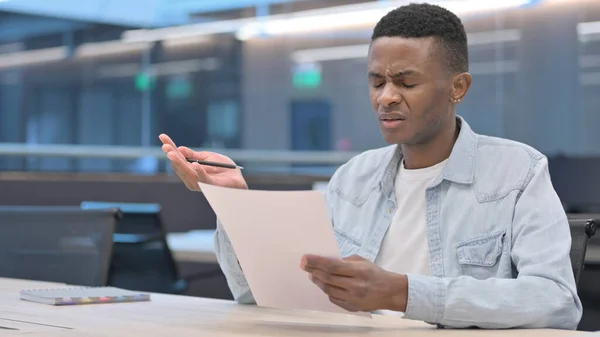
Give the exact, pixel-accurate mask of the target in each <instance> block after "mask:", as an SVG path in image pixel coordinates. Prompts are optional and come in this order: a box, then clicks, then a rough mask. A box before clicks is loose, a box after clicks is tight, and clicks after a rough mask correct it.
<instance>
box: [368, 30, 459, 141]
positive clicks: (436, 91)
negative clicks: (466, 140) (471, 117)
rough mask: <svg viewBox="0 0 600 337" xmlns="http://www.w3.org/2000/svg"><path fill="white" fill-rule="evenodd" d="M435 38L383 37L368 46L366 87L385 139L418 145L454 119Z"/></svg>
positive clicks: (447, 76)
mask: <svg viewBox="0 0 600 337" xmlns="http://www.w3.org/2000/svg"><path fill="white" fill-rule="evenodd" d="M435 47H436V46H435V40H434V38H402V37H381V38H378V39H376V40H375V41H373V42H372V43H371V48H370V50H369V61H368V70H369V87H370V90H369V91H370V98H371V103H372V104H373V108H374V109H375V112H376V113H377V118H378V120H379V126H380V127H381V131H382V134H383V137H384V138H385V140H386V142H388V143H390V144H406V145H419V144H425V143H427V142H429V141H430V140H431V139H433V138H434V137H435V136H436V135H437V134H438V133H439V131H440V129H441V128H442V126H443V125H445V123H446V122H447V121H448V120H449V118H454V116H453V110H452V105H451V104H452V103H451V101H450V93H451V89H452V83H451V76H450V74H449V73H448V72H447V71H446V68H445V65H444V64H443V62H441V55H440V54H439V53H432V51H433V48H435Z"/></svg>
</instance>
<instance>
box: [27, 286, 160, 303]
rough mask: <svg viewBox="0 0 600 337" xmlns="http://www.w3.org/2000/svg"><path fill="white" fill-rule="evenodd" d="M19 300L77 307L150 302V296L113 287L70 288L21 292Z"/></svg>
mask: <svg viewBox="0 0 600 337" xmlns="http://www.w3.org/2000/svg"><path fill="white" fill-rule="evenodd" d="M20 298H21V300H23V301H30V302H36V303H43V304H50V305H77V304H99V303H123V302H143V301H150V294H146V293H140V292H134V291H129V290H124V289H119V288H114V287H71V288H54V289H32V290H21V293H20Z"/></svg>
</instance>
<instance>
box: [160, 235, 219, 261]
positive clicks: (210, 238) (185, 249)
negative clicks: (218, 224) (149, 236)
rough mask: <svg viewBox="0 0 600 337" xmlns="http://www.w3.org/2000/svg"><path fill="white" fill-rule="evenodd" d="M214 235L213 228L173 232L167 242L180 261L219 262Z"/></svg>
mask: <svg viewBox="0 0 600 337" xmlns="http://www.w3.org/2000/svg"><path fill="white" fill-rule="evenodd" d="M214 235H215V231H214V230H211V229H208V230H195V231H189V232H186V233H171V234H168V235H167V243H168V244H169V248H170V249H171V251H172V252H173V255H174V257H175V260H177V261H179V262H201V263H217V257H216V256H215V244H214Z"/></svg>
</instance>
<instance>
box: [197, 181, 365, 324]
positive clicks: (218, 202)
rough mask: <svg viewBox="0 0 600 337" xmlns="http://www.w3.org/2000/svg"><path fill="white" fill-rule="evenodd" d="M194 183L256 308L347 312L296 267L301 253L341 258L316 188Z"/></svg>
mask: <svg viewBox="0 0 600 337" xmlns="http://www.w3.org/2000/svg"><path fill="white" fill-rule="evenodd" d="M199 185H200V188H201V189H202V191H203V193H204V196H205V197H206V199H207V200H208V202H209V204H210V205H211V207H212V208H213V210H214V211H215V213H216V215H217V217H218V218H219V219H220V220H221V223H222V224H223V227H224V228H225V231H226V232H227V235H228V236H229V239H230V240H231V243H232V245H233V248H234V250H235V253H236V255H237V257H238V260H239V263H240V266H241V268H242V270H243V271H244V275H245V276H246V279H247V281H248V285H249V286H250V289H251V290H252V294H253V295H254V299H255V300H256V303H257V304H258V305H259V306H265V307H273V308H282V309H303V310H315V311H326V312H335V313H349V312H348V311H346V310H344V309H342V308H340V307H338V306H337V305H335V304H333V303H331V302H330V301H329V298H328V297H327V295H326V294H325V293H323V291H322V290H321V289H319V287H317V286H316V285H315V284H314V283H313V282H311V281H310V279H309V278H308V273H307V272H305V271H303V270H302V269H301V268H300V262H301V259H302V256H303V255H305V254H314V255H320V256H327V257H332V258H341V255H340V250H339V247H338V244H337V241H336V239H335V234H334V232H333V228H332V225H331V220H330V218H329V215H328V212H327V206H326V203H325V199H324V197H323V193H322V192H320V191H259V190H240V189H230V188H224V187H218V186H213V185H207V184H203V183H199ZM358 315H361V316H370V314H365V313H359V314H358Z"/></svg>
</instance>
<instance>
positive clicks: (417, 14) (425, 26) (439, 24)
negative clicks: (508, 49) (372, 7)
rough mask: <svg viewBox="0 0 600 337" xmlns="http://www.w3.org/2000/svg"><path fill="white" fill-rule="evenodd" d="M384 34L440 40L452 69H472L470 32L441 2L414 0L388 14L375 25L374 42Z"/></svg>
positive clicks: (445, 60)
mask: <svg viewBox="0 0 600 337" xmlns="http://www.w3.org/2000/svg"><path fill="white" fill-rule="evenodd" d="M380 37H404V38H420V37H433V38H435V39H436V40H437V43H438V46H437V47H438V48H439V49H438V50H436V51H435V52H441V53H440V54H439V57H441V59H442V60H444V62H445V63H446V66H447V67H448V70H449V71H451V72H466V71H468V70H469V51H468V45H467V34H466V32H465V27H464V26H463V24H462V22H461V21H460V19H459V18H458V17H457V16H456V15H455V14H454V13H452V12H450V11H449V10H447V9H445V8H442V7H440V6H437V5H431V4H426V3H420V4H417V3H411V4H409V5H406V6H402V7H398V8H396V9H394V10H392V11H391V12H389V13H387V14H386V15H385V16H384V17H383V18H381V20H379V22H378V23H377V25H376V26H375V29H374V30H373V35H372V36H371V41H375V40H376V39H378V38H380Z"/></svg>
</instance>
